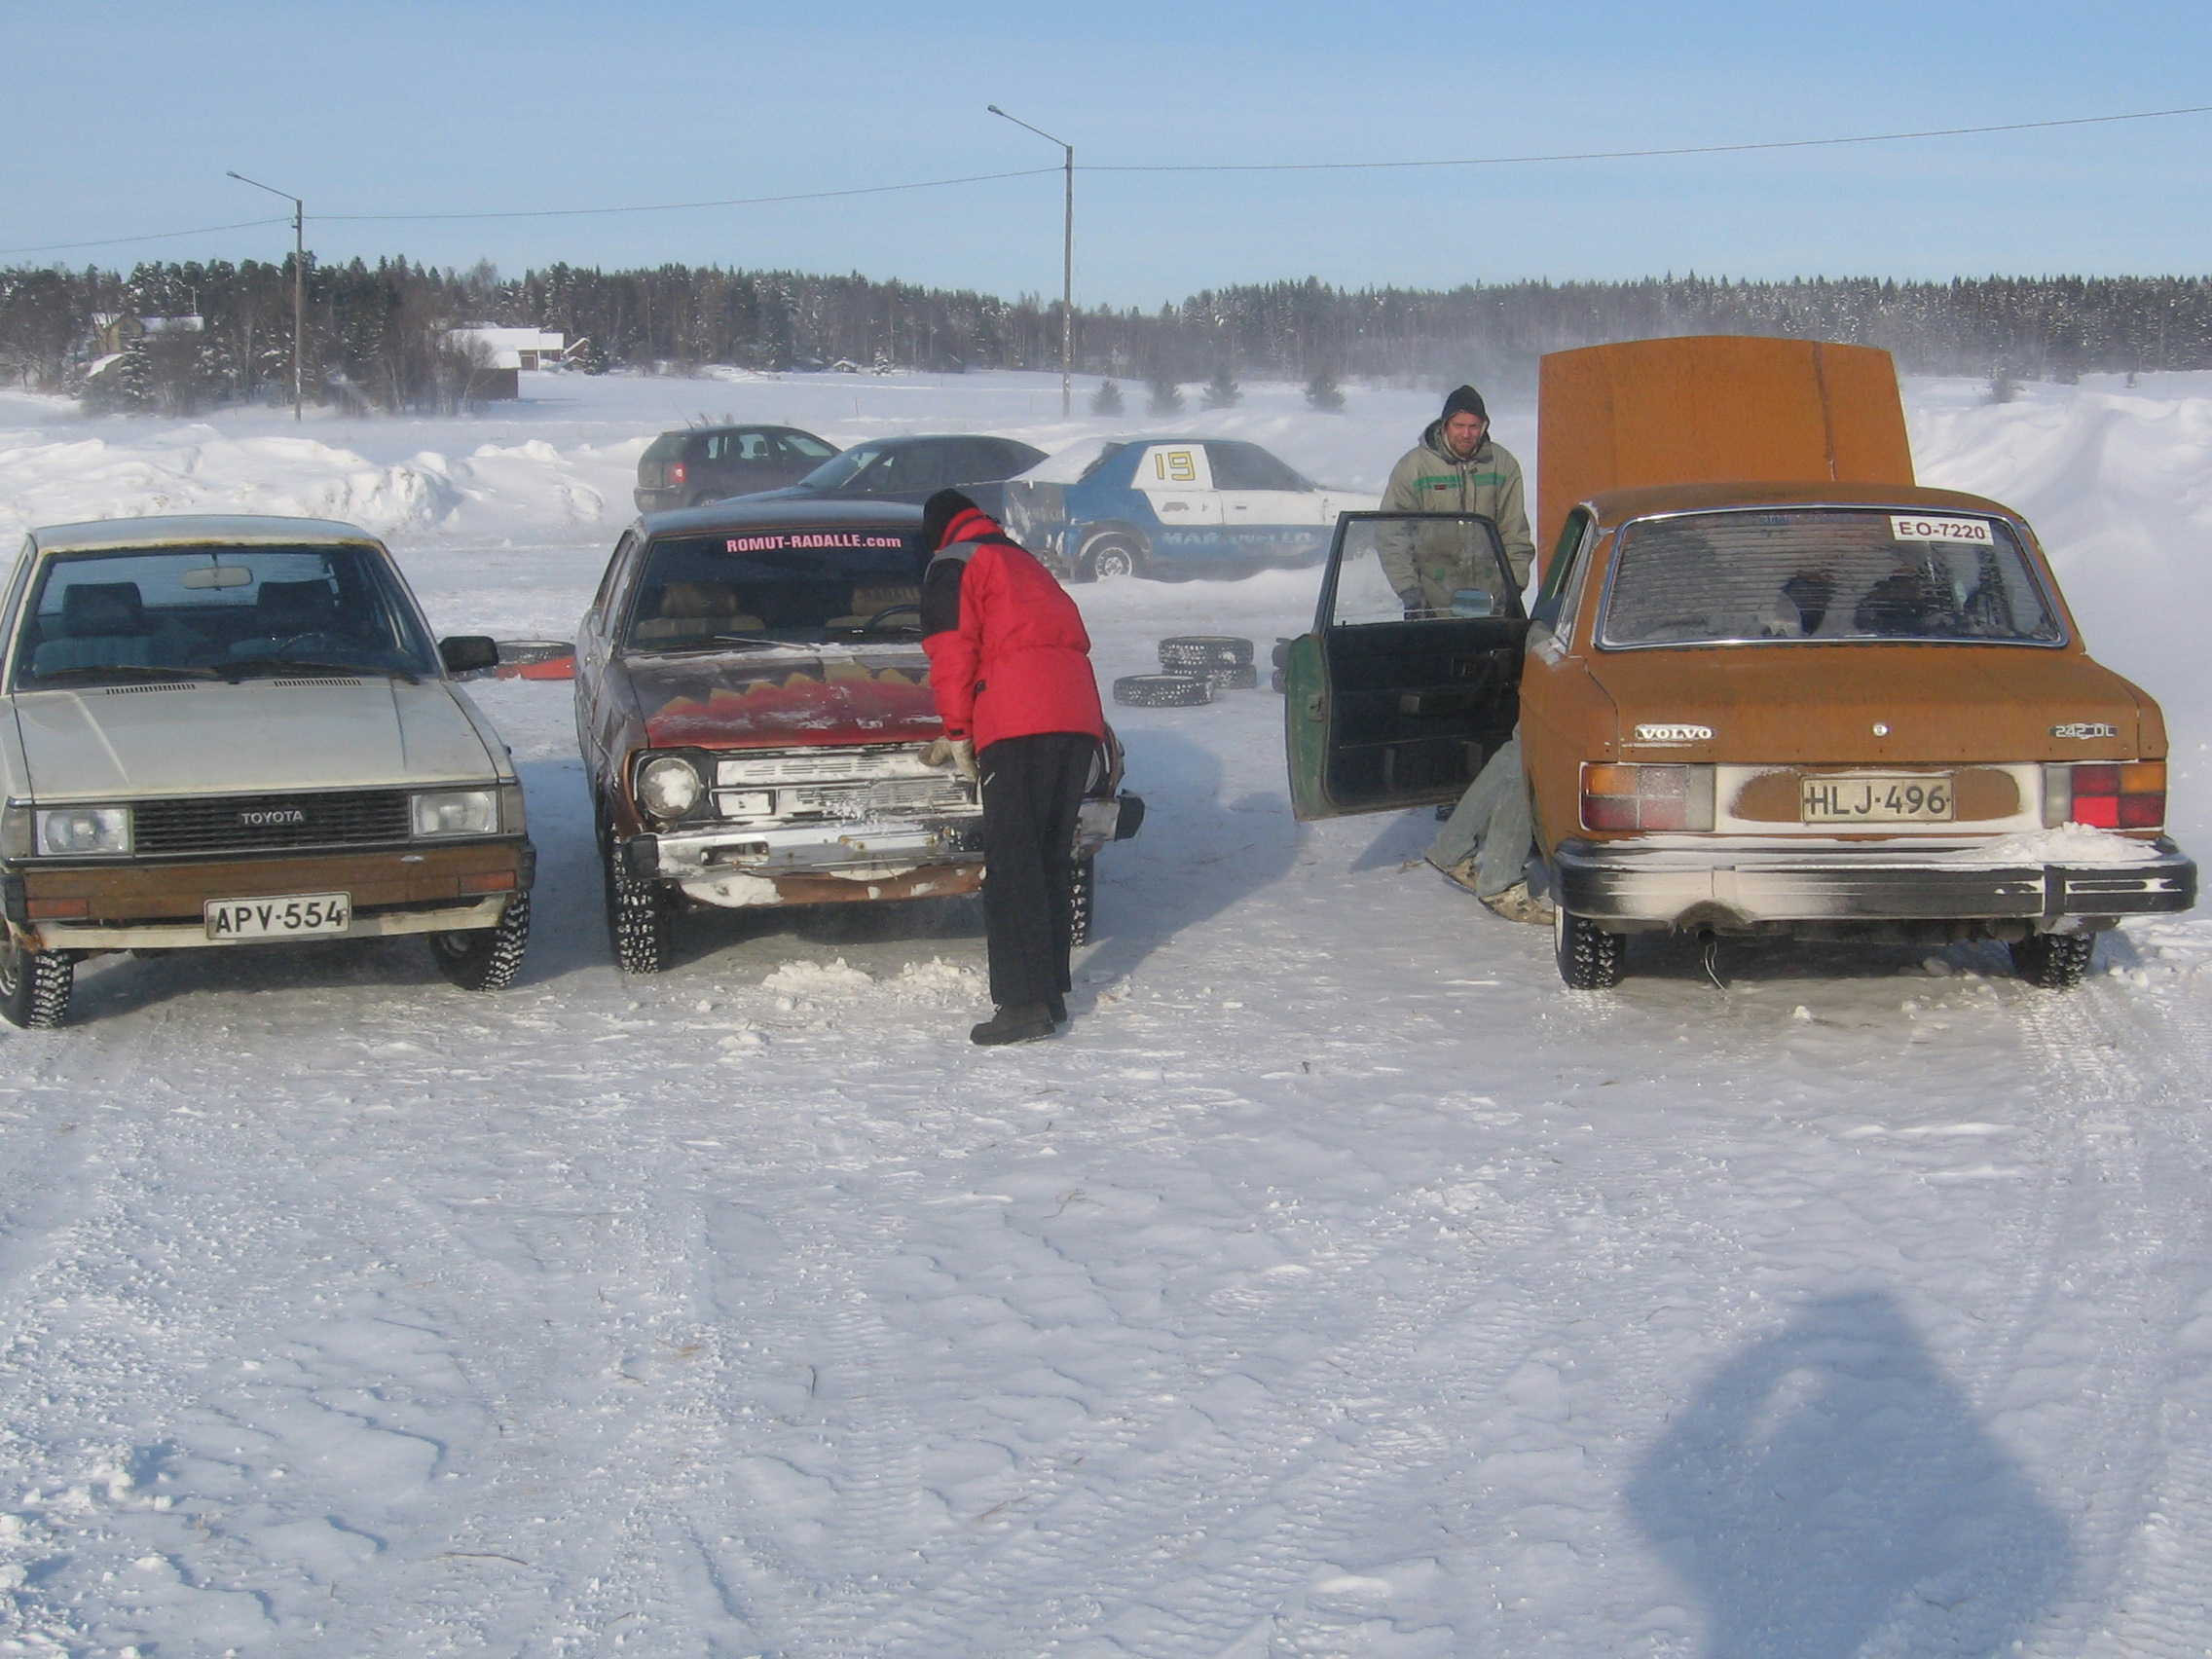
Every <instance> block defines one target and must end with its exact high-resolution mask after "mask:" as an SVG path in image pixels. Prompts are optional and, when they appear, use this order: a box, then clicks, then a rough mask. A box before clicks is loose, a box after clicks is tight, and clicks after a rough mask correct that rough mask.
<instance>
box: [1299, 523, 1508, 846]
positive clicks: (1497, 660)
mask: <svg viewBox="0 0 2212 1659" xmlns="http://www.w3.org/2000/svg"><path fill="white" fill-rule="evenodd" d="M1417 569H1419V570H1420V571H1429V572H1434V571H1437V570H1439V569H1452V570H1455V571H1458V572H1462V573H1463V581H1462V585H1459V586H1457V587H1456V588H1452V589H1450V590H1449V591H1448V592H1444V593H1438V592H1437V591H1435V581H1434V578H1433V574H1432V576H1431V580H1430V581H1429V583H1428V584H1427V587H1428V589H1429V591H1428V592H1427V593H1426V594H1425V595H1422V594H1421V584H1419V582H1418V581H1417V579H1416V577H1415V575H1414V572H1415V571H1416V570H1417ZM1402 593H1408V594H1415V595H1417V596H1419V597H1417V599H1416V600H1415V602H1413V603H1409V601H1408V600H1407V599H1405V598H1401V597H1400V596H1401V594H1402ZM1439 601H1441V603H1439ZM1528 633H1529V619H1528V615H1527V613H1526V612H1525V611H1524V610H1523V609H1522V608H1521V595H1520V593H1519V592H1518V591H1517V590H1516V589H1515V587H1514V585H1513V577H1512V573H1511V569H1510V567H1509V566H1508V565H1507V564H1506V562H1505V548H1504V546H1503V544H1502V543H1501V542H1500V541H1499V539H1498V535H1497V526H1496V525H1494V524H1493V523H1492V522H1491V521H1490V520H1489V519H1487V518H1480V517H1477V516H1476V515H1474V514H1471V513H1464V514H1462V513H1346V514H1344V515H1343V516H1341V517H1340V518H1339V519H1338V520H1337V531H1336V536H1335V539H1334V540H1333V541H1332V543H1331V544H1330V548H1329V562H1328V566H1327V568H1326V570H1325V571H1324V572H1323V574H1322V578H1321V599H1320V604H1319V605H1318V606H1317V607H1316V608H1315V610H1314V614H1313V631H1312V632H1311V633H1309V634H1302V635H1300V636H1299V637H1298V638H1297V639H1295V640H1293V641H1292V642H1291V643H1290V647H1289V649H1288V651H1287V652H1286V653H1285V656H1284V660H1283V690H1284V698H1283V722H1284V725H1283V747H1284V752H1285V755H1286V756H1287V758H1288V760H1289V764H1290V800H1291V810H1292V812H1293V813H1294V814H1296V816H1297V817H1298V818H1299V819H1301V820H1302V821H1303V820H1309V819H1315V818H1335V817H1339V816H1342V815H1345V814H1349V813H1356V812H1383V811H1386V810H1388V809H1389V808H1392V807H1401V806H1424V805H1427V804H1429V803H1431V802H1435V801H1447V800H1455V799H1456V798H1457V797H1458V795H1459V793H1460V792H1462V791H1463V790H1465V789H1466V787H1467V785H1468V784H1469V783H1471V782H1472V781H1473V780H1474V776H1475V774H1476V773H1477V772H1479V771H1480V770H1482V764H1483V762H1484V761H1485V760H1487V759H1488V758H1489V757H1490V756H1491V755H1492V754H1493V752H1494V751H1495V750H1496V749H1497V748H1498V747H1499V746H1500V745H1502V744H1503V743H1504V742H1505V740H1506V739H1507V738H1508V737H1510V736H1512V734H1513V725H1514V720H1515V719H1516V716H1517V712H1518V707H1519V694H1520V686H1521V651H1522V646H1523V645H1524V644H1525V643H1526V641H1527V638H1528Z"/></svg>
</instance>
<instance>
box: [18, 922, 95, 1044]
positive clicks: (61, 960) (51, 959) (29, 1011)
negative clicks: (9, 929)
mask: <svg viewBox="0 0 2212 1659" xmlns="http://www.w3.org/2000/svg"><path fill="white" fill-rule="evenodd" d="M76 979H77V964H76V962H75V960H74V959H73V958H71V957H70V956H68V955H66V954H65V953H63V952H61V951H58V950H25V949H24V948H23V947H22V946H21V945H20V944H18V942H17V941H16V938H15V936H14V935H13V934H11V935H9V936H8V938H7V939H6V940H4V941H0V1017H5V1018H6V1019H7V1021H8V1023H9V1024H10V1025H18V1026H21V1027H22V1028H23V1029H24V1030H26V1031H45V1030H51V1029H52V1028H53V1027H55V1026H56V1025H59V1024H60V1023H61V1022H62V1021H63V1020H65V1019H67V1018H68V1017H69V992H70V989H71V988H72V987H73V986H74V985H75V983H76Z"/></svg>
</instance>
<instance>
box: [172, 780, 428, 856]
mask: <svg viewBox="0 0 2212 1659" xmlns="http://www.w3.org/2000/svg"><path fill="white" fill-rule="evenodd" d="M131 820H132V821H131V842H132V845H133V847H134V848H135V849H136V851H138V852H140V853H149V854H160V853H259V852H276V851H282V850H285V849H287V848H293V847H356V846H374V845H383V844H388V843H391V842H394V841H404V840H406V839H407V836H408V830H409V829H410V824H409V810H408V800H407V795H406V793H405V792H404V791H399V790H352V791H348V792H346V793H335V794H296V795H218V796H215V797H213V798H212V799H195V800H160V801H142V802H140V803H138V805H137V806H136V807H135V808H134V809H133V811H132V814H131Z"/></svg>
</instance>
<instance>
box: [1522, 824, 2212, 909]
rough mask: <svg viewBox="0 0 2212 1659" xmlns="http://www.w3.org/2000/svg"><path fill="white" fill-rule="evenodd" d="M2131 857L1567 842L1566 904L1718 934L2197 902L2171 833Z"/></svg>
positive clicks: (2187, 864) (1558, 868) (1560, 864)
mask: <svg viewBox="0 0 2212 1659" xmlns="http://www.w3.org/2000/svg"><path fill="white" fill-rule="evenodd" d="M2150 845H2151V846H2152V847H2153V849H2154V856H2152V857H2150V858H2147V859H2145V860H2143V861H2142V862H2140V863H2133V864H2100V865H2060V864H2037V863H2020V862H2016V861H2007V860H1998V859H1992V860H1987V861H1981V860H1976V859H1975V858H1974V857H1973V856H1972V853H1971V851H1969V852H1961V851H1948V850H1943V849H1940V848H1936V849H1932V848H1930V847H1927V846H1919V847H1909V848H1901V847H1897V846H1893V845H1882V846H1867V845H1864V844H1859V843H1848V842H1844V843H1838V842H1821V843H1815V844H1812V845H1799V846H1778V845H1774V844H1772V843H1767V844H1761V845H1758V846H1752V847H1732V846H1723V847H1717V848H1715V847H1697V846H1691V845H1686V844H1684V843H1683V842H1682V841H1679V840H1677V841H1673V842H1669V843H1663V844H1659V845H1644V844H1640V843H1633V842H1596V841H1567V842H1564V843H1562V845H1561V846H1560V848H1559V850H1558V852H1557V853H1556V854H1555V855H1554V856H1553V866H1554V872H1555V876H1556V880H1557V885H1558V898H1559V903H1561V905H1562V906H1563V907H1565V908H1566V909H1567V910H1568V911H1569V912H1571V913H1572V914H1574V915H1577V916H1582V917H1585V918H1587V919H1589V920H1591V921H1594V922H1599V923H1604V924H1618V925H1621V926H1622V927H1623V928H1624V930H1632V929H1643V928H1676V929H1685V930H1687V929H1705V928H1711V929H1713V930H1714V931H1717V932H1727V931H1730V930H1731V929H1751V928H1755V927H1758V926H1761V925H1764V924H1771V923H1790V922H1818V923H1839V924H1850V923H1881V922H1937V921H1943V922H2011V923H2026V924H2028V926H2029V931H2031V932H2050V931H2057V930H2062V929H2063V927H2064V925H2065V924H2066V923H2067V922H2068V921H2069V920H2070V919H2072V918H2084V919H2088V918H2096V919H2109V918H2116V917H2120V916H2141V915H2157V914H2165V913H2170V912H2173V911H2177V910H2186V909H2188V908H2189V907H2190V906H2191V905H2193V904H2194V903H2196V866H2195V864H2194V863H2193V862H2192V861H2191V860H2190V859H2188V858H2186V857H2184V856H2183V855H2182V853H2181V852H2180V851H2179V849H2177V848H2176V847H2175V846H2174V844H2173V843H2172V842H2171V841H2168V840H2165V839H2163V838H2161V839H2159V840H2158V841H2157V842H2155V843H2150Z"/></svg>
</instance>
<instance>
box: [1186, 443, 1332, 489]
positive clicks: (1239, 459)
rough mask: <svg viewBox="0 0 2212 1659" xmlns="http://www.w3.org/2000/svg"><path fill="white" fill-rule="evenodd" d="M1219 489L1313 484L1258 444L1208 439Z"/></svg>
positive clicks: (1286, 487) (1293, 487)
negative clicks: (1211, 440) (1219, 441)
mask: <svg viewBox="0 0 2212 1659" xmlns="http://www.w3.org/2000/svg"><path fill="white" fill-rule="evenodd" d="M1206 449H1207V451H1208V453H1209V455H1210V456H1211V458H1212V460H1213V482H1214V488H1216V489H1218V490H1300V491H1304V490H1310V489H1311V488H1312V486H1311V485H1310V484H1309V483H1307V481H1306V480H1305V479H1304V478H1301V477H1300V476H1299V475H1298V474H1297V473H1296V472H1293V471H1292V470H1291V469H1290V468H1289V467H1287V466H1285V465H1284V464H1283V463H1282V462H1281V461H1277V460H1276V459H1275V458H1274V457H1273V456H1272V455H1270V454H1269V453H1268V452H1267V451H1266V450H1264V449H1262V448H1260V446H1259V445H1258V444H1236V443H1211V444H1208V445H1207V446H1206Z"/></svg>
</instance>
